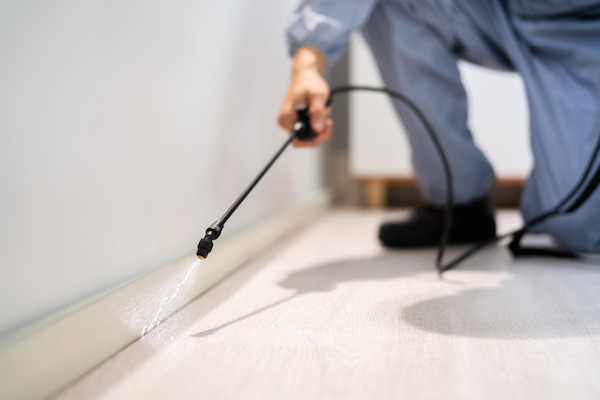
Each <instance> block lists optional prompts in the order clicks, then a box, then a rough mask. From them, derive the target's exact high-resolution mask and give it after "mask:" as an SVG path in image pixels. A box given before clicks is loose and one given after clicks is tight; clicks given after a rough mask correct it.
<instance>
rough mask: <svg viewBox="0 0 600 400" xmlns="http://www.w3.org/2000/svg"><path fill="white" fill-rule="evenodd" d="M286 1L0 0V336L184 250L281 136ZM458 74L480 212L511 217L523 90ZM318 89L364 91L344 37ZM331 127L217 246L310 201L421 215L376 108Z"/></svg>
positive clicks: (402, 152) (362, 105)
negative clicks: (486, 184)
mask: <svg viewBox="0 0 600 400" xmlns="http://www.w3.org/2000/svg"><path fill="white" fill-rule="evenodd" d="M295 5H296V0H277V1H269V0H255V1H252V2H249V1H244V0H220V1H191V0H190V1H186V0H177V1H170V2H164V1H148V0H144V1H135V0H127V1H119V2H115V1H108V0H90V1H86V2H78V1H73V0H50V1H27V0H20V1H2V2H0V132H1V136H0V187H1V191H0V193H1V194H0V221H1V223H0V243H1V246H2V247H1V251H0V339H1V338H4V337H8V336H10V335H12V334H14V333H15V332H18V331H19V330H21V329H23V328H24V327H27V326H29V325H31V324H33V323H35V322H36V321H39V320H41V319H43V318H45V317H47V316H49V315H53V314H54V313H56V312H57V311H59V310H61V309H64V308H65V307H68V306H69V305H72V304H75V303H77V302H78V301H80V300H82V299H85V298H88V297H90V296H93V295H95V294H98V293H102V292H103V291H106V290H110V289H111V288H114V287H118V286H119V285H122V284H124V283H125V282H129V281H131V280H132V279H135V278H136V277H139V276H142V275H144V274H146V273H148V272H150V271H152V270H154V269H156V268H157V267H159V266H161V265H163V264H165V263H167V262H169V261H171V260H174V259H176V258H177V257H180V256H182V255H184V254H187V253H190V252H191V251H193V250H194V248H195V246H196V244H197V241H198V239H199V238H200V237H201V235H202V234H203V232H204V229H205V228H206V227H207V226H208V225H210V223H212V222H213V221H214V220H215V219H216V218H217V217H218V216H220V215H221V214H222V213H223V212H224V211H225V209H226V208H227V207H228V206H229V204H230V203H231V202H232V201H233V200H234V199H235V198H236V197H237V195H238V194H239V193H240V192H241V190H242V189H243V188H244V187H245V186H246V185H247V184H248V183H249V181H250V180H251V179H252V178H253V177H254V175H255V174H256V173H257V172H258V171H259V170H260V169H261V168H262V166H263V165H264V164H265V162H266V161H267V160H268V159H269V158H270V157H271V155H272V154H273V153H274V152H275V151H276V149H277V148H278V147H279V146H280V145H281V144H282V143H283V141H284V139H285V137H286V136H285V135H286V133H285V132H283V131H282V130H281V129H280V128H279V127H278V126H277V125H276V122H275V121H276V116H277V113H278V110H279V106H280V102H281V101H282V99H283V96H284V94H285V91H286V88H287V80H288V77H289V69H290V59H289V57H288V54H287V48H286V45H285V37H284V29H285V26H286V23H287V19H288V16H289V15H290V13H291V11H292V9H293V8H294V7H295ZM461 71H462V72H463V79H464V81H465V85H466V87H467V91H468V94H469V96H470V98H471V109H470V125H471V128H472V129H473V131H474V133H475V136H476V141H477V142H478V143H479V144H480V146H481V147H482V149H483V151H484V152H485V153H486V154H487V155H488V157H489V158H490V159H491V161H492V163H493V164H494V166H495V167H496V170H497V175H498V177H499V181H498V185H497V188H496V192H495V194H494V201H495V202H496V204H497V205H500V206H509V207H514V206H516V204H517V201H518V195H519V193H520V187H521V185H522V181H523V179H524V177H525V176H526V175H527V172H528V170H529V169H530V167H531V158H530V156H529V148H528V139H527V120H526V115H527V110H526V105H525V95H524V91H523V87H522V83H521V82H520V80H519V78H518V77H517V76H516V75H514V74H510V73H506V72H494V71H486V70H482V69H480V68H478V67H476V66H472V65H467V64H461ZM327 79H328V80H329V82H330V83H331V85H333V86H335V85H342V84H347V83H356V84H375V85H380V84H381V81H380V78H379V75H378V72H377V69H376V66H375V64H374V62H373V60H372V58H371V54H370V52H369V50H368V48H367V47H366V45H365V43H364V41H363V40H362V38H361V37H360V35H359V34H357V35H355V37H353V38H352V41H351V44H350V46H349V49H348V51H347V52H346V54H345V55H344V57H343V58H342V60H341V61H340V62H339V63H338V64H337V65H336V66H334V67H333V68H331V69H330V71H329V72H328V76H327ZM505 115H511V118H510V119H508V118H504V117H502V116H505ZM333 118H334V120H335V127H334V138H333V140H332V141H331V142H330V143H328V144H327V145H326V146H324V147H323V148H321V149H317V150H288V151H287V152H286V153H285V154H284V156H283V157H282V159H281V160H280V161H278V163H277V164H276V165H275V167H274V168H273V169H272V170H271V171H270V172H269V174H268V175H267V176H266V178H265V179H264V181H263V182H261V184H260V185H259V186H258V187H257V188H256V190H255V191H254V192H253V193H252V195H251V196H250V197H249V198H248V200H247V201H246V202H245V203H244V205H243V207H241V208H240V210H239V212H237V213H236V215H235V218H232V220H231V222H229V223H228V233H232V232H235V231H236V230H238V229H241V228H243V227H244V226H247V225H249V224H252V223H254V222H256V221H259V220H261V219H264V218H266V217H267V216H269V215H271V214H273V213H275V212H278V211H279V210H282V209H284V208H285V207H289V206H290V205H293V204H298V203H301V202H302V201H304V199H307V198H310V197H311V196H315V195H317V194H318V193H322V192H323V191H327V192H328V193H329V194H330V196H331V201H332V204H333V205H334V206H338V207H372V208H381V207H408V206H412V205H415V204H418V203H419V202H420V198H419V195H418V192H417V189H416V186H415V184H414V179H413V175H412V168H411V164H410V157H411V155H410V149H409V148H408V145H407V141H406V138H405V136H404V133H403V128H402V124H401V122H400V121H398V120H397V118H396V117H395V115H394V114H393V112H392V108H391V104H390V102H389V99H387V98H385V97H384V96H382V95H379V94H365V93H361V94H352V95H351V96H349V97H340V98H338V99H336V101H335V104H334V111H333ZM509 143H510V147H508V146H509Z"/></svg>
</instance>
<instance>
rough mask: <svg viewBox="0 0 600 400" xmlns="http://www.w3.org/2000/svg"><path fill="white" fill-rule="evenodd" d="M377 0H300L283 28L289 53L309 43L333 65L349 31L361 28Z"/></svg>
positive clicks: (344, 44)
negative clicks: (285, 32)
mask: <svg viewBox="0 0 600 400" xmlns="http://www.w3.org/2000/svg"><path fill="white" fill-rule="evenodd" d="M378 1H379V0H302V1H301V2H300V5H299V6H298V8H297V9H296V11H294V13H293V14H292V17H291V18H290V22H289V25H288V28H287V39H288V45H289V50H290V55H292V56H293V55H294V54H295V53H296V50H298V48H299V47H301V46H312V47H314V48H316V49H318V50H319V51H320V52H321V53H323V54H324V55H325V57H327V63H328V65H330V66H331V65H333V64H335V63H336V62H337V60H338V59H339V58H340V56H341V55H342V53H343V52H344V48H345V47H346V44H347V43H348V38H349V37H350V34H351V33H352V32H353V31H355V30H357V29H360V28H361V27H362V25H363V24H364V23H365V22H366V20H367V19H368V18H369V16H370V15H371V11H372V10H373V7H374V6H375V4H376V3H377V2H378Z"/></svg>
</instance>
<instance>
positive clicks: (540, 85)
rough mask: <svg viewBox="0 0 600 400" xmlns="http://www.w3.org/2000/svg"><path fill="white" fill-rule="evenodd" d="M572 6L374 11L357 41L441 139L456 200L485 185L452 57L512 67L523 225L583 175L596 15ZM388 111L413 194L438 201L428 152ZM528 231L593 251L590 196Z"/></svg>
mask: <svg viewBox="0 0 600 400" xmlns="http://www.w3.org/2000/svg"><path fill="white" fill-rule="evenodd" d="M580 3H581V4H580V5H581V8H578V7H576V6H572V9H569V8H568V7H567V8H565V6H564V5H562V4H559V5H557V4H558V3H556V2H554V1H549V0H530V1H527V2H525V1H521V0H507V1H500V0H419V1H418V2H414V3H413V2H411V1H401V0H397V1H381V2H380V3H379V4H378V5H377V6H376V8H375V10H374V11H373V13H372V15H371V18H370V20H369V21H368V22H367V24H366V25H365V27H364V29H363V32H364V34H365V37H366V38H367V41H368V42H369V44H370V46H371V48H372V50H373V53H374V55H375V57H376V59H377V61H378V64H379V66H380V70H381V73H382V76H383V78H384V81H385V83H386V85H389V86H390V87H392V88H395V89H397V90H400V91H402V92H404V93H406V94H407V95H408V96H409V97H411V98H412V99H413V100H414V101H415V102H416V103H417V105H418V106H419V107H421V108H423V111H424V112H425V114H426V116H427V117H428V118H430V119H431V120H432V125H433V126H434V129H435V130H436V132H439V134H440V135H441V136H442V137H441V141H442V145H443V146H444V149H445V150H446V151H447V153H448V155H449V157H450V164H451V168H452V172H453V177H454V181H455V191H454V193H455V197H456V200H457V203H466V202H469V201H470V200H474V199H476V198H478V197H482V196H485V195H486V194H487V192H488V191H489V189H490V187H491V184H492V182H493V173H492V170H491V167H490V166H489V164H488V163H487V161H486V160H485V158H484V157H483V155H482V154H481V153H480V152H479V150H478V149H477V148H476V147H475V145H474V143H473V141H472V139H471V136H470V134H469V131H468V129H467V127H466V95H465V93H464V90H463V88H462V85H461V83H460V79H459V74H458V70H457V68H456V59H457V58H458V57H462V58H465V59H469V60H471V61H474V62H477V63H479V64H482V65H488V66H496V67H501V68H507V69H510V68H514V69H516V70H517V71H518V72H519V73H520V74H521V75H522V77H523V80H524V82H525V86H526V89H527V96H528V101H529V108H530V128H531V141H532V149H533V153H534V159H535V167H534V169H533V171H532V173H531V176H530V177H529V179H528V181H527V184H526V187H525V190H524V193H523V198H522V201H521V209H522V211H523V214H524V217H525V219H526V220H529V219H531V218H533V217H535V216H536V215H538V214H540V213H541V212H543V211H545V210H548V209H550V208H552V207H553V206H554V205H556V204H557V203H558V202H559V201H560V200H561V199H562V198H563V197H564V196H565V195H566V194H567V193H568V192H569V191H570V190H571V188H572V187H573V186H574V185H575V183H576V182H577V180H578V178H579V177H580V175H581V174H582V173H583V170H584V168H585V165H586V163H587V161H588V159H589V157H590V153H591V150H592V148H593V147H594V145H595V143H596V141H597V140H598V139H599V138H600V12H598V10H594V9H591V8H590V7H589V6H590V4H591V2H590V0H582V1H581V2H580ZM571 4H574V2H571ZM582 8H583V9H585V11H584V13H583V14H581V13H580V14H577V13H579V12H580V9H582ZM570 11H573V12H572V13H570ZM564 13H569V15H564ZM396 108H397V111H398V113H399V114H400V116H401V118H402V120H403V122H404V125H405V127H406V128H407V131H408V134H409V139H410V141H411V144H412V146H413V159H414V160H413V161H414V166H415V172H416V175H417V179H418V181H419V184H420V187H421V189H422V192H423V195H424V197H425V198H426V200H428V201H430V202H431V203H433V204H442V203H443V200H444V198H445V197H444V190H445V183H444V181H443V174H442V171H441V166H440V162H439V158H438V156H437V154H436V153H435V149H434V148H433V146H432V143H431V142H430V141H429V138H428V137H427V136H426V133H425V132H424V131H423V129H422V127H421V126H420V125H419V123H418V121H416V120H415V118H414V116H413V115H411V114H410V113H409V112H408V111H407V110H406V109H405V108H403V107H402V106H401V105H399V104H396ZM499 112H501V110H500V111H499ZM509 117H510V116H507V118H509ZM538 230H539V231H545V232H549V233H551V234H552V235H553V236H554V237H555V238H556V239H557V240H558V241H559V242H560V243H561V244H563V245H565V246H566V247H568V248H570V249H573V250H580V251H600V190H598V191H596V192H595V193H594V194H593V195H592V197H591V198H590V199H588V201H587V202H586V203H585V204H584V205H583V206H582V207H581V208H580V209H579V210H578V211H577V212H575V213H573V214H570V215H566V216H561V217H556V218H553V219H551V220H548V221H547V222H546V223H544V224H543V225H541V226H539V227H538Z"/></svg>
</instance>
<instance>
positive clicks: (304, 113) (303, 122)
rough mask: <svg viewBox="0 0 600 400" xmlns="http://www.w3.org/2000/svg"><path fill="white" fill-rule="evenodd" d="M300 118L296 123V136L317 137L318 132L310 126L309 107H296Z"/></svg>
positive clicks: (300, 138)
mask: <svg viewBox="0 0 600 400" xmlns="http://www.w3.org/2000/svg"><path fill="white" fill-rule="evenodd" d="M296 113H297V114H298V120H297V121H296V123H295V124H294V132H293V133H294V136H295V137H296V138H297V139H298V140H300V141H305V140H311V139H314V138H316V137H317V134H316V133H315V132H314V131H313V130H312V128H311V127H310V116H309V115H308V107H299V108H297V109H296Z"/></svg>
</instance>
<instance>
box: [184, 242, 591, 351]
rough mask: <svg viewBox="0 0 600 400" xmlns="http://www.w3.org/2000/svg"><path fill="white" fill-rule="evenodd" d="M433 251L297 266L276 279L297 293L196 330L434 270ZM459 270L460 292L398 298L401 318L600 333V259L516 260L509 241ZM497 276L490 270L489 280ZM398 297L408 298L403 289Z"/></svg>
mask: <svg viewBox="0 0 600 400" xmlns="http://www.w3.org/2000/svg"><path fill="white" fill-rule="evenodd" d="M433 258H434V254H433V252H431V251H426V250H421V251H419V250H414V251H398V252H388V253H384V254H382V255H378V256H376V257H370V258H364V259H351V260H342V261H338V262H332V263H327V264H323V265H318V266H315V267H311V268H307V269H304V270H300V271H296V272H293V273H291V274H289V275H288V276H287V277H286V278H285V279H284V280H282V281H280V282H278V285H279V286H281V287H283V288H286V289H294V290H295V293H294V294H293V295H291V296H289V297H286V298H283V299H281V300H279V301H277V302H275V303H272V304H270V305H268V306H265V307H262V308H260V309H257V310H256V311H254V312H251V313H249V314H246V315H244V316H241V317H239V318H237V319H235V320H233V321H230V322H228V323H226V324H223V325H221V326H219V327H216V328H213V329H210V330H207V331H204V332H199V333H197V334H194V335H193V336H194V337H204V336H208V335H211V334H214V333H216V332H218V331H219V330H220V329H223V328H226V327H228V326H230V325H233V324H235V323H237V322H239V321H242V320H244V319H246V318H249V317H252V316H255V315H257V314H259V313H261V312H263V311H266V310H268V309H270V308H273V307H276V306H278V305H280V304H282V303H285V302H287V301H290V300H292V299H294V298H296V297H298V296H301V295H303V294H305V293H312V292H329V291H333V290H335V289H336V286H337V285H339V284H341V283H344V282H352V281H354V282H356V281H368V280H388V279H396V278H402V277H408V276H411V275H415V274H418V273H426V272H433ZM458 271H459V272H460V274H458V273H455V272H454V271H450V272H448V273H446V274H445V276H444V279H443V280H442V282H444V284H447V285H453V286H454V288H455V289H456V288H458V293H456V290H453V291H452V294H447V293H448V292H447V291H444V290H442V291H441V292H440V291H439V290H435V293H438V296H437V297H432V298H430V299H427V300H423V301H420V302H417V303H413V304H409V305H403V304H399V305H398V306H399V312H398V313H399V318H400V320H401V322H402V323H408V324H410V325H412V326H414V327H416V328H418V329H421V330H423V331H428V332H432V333H437V334H443V335H452V336H462V337H477V338H493V339H508V340H522V339H539V338H542V339H543V338H557V337H571V336H582V335H596V334H600V290H598V288H600V267H599V266H593V265H588V264H584V263H580V262H576V261H565V260H555V259H547V258H529V259H519V260H513V259H511V258H510V256H509V255H508V253H507V251H506V250H505V249H504V248H502V247H496V248H491V249H488V250H486V251H485V252H484V253H481V254H479V255H478V256H477V257H475V258H473V259H472V260H469V261H468V262H466V263H465V264H464V265H463V266H461V267H459V268H458ZM469 272H477V273H479V274H481V272H490V273H494V272H495V273H498V272H500V273H505V274H506V276H507V277H508V278H507V279H505V280H504V281H502V283H500V284H498V285H492V287H481V286H478V287H474V284H468V283H464V282H465V281H464V279H458V278H457V277H463V278H464V277H465V276H467V275H468V274H469ZM461 274H462V275H461ZM464 274H467V275H464ZM492 275H494V276H495V278H494V277H492ZM497 276H498V275H497V274H491V275H490V279H491V282H493V281H494V280H497ZM484 280H485V278H484ZM467 281H468V280H467ZM433 284H435V283H434V282H432V285H433ZM484 284H485V282H484ZM488 286H489V285H488ZM438 289H439V286H438ZM399 298H400V302H402V294H401V293H399Z"/></svg>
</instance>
